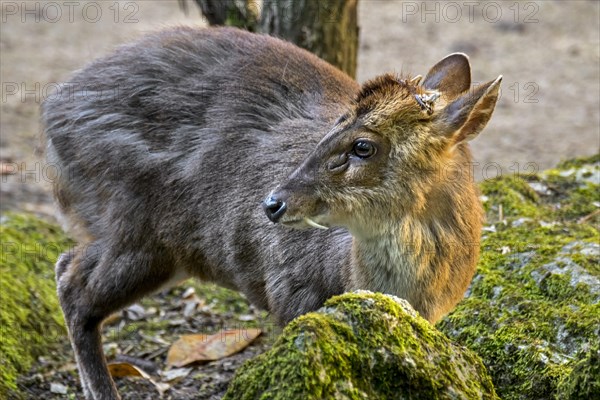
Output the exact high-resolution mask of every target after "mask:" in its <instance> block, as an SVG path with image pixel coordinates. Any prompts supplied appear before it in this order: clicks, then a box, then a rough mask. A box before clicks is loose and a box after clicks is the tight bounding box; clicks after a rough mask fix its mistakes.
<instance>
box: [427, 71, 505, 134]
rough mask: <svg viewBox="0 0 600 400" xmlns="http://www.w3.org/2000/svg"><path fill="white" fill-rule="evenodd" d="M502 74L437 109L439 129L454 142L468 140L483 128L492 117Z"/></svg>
mask: <svg viewBox="0 0 600 400" xmlns="http://www.w3.org/2000/svg"><path fill="white" fill-rule="evenodd" d="M501 82H502V75H500V76H499V77H498V78H496V79H495V80H493V81H490V82H487V83H484V84H483V85H479V86H477V87H476V88H475V89H474V90H470V91H467V92H465V93H463V94H462V95H460V96H459V97H458V98H457V99H455V100H454V101H452V102H451V103H450V104H448V105H447V106H446V107H445V108H444V109H442V110H440V111H439V114H438V116H437V118H436V119H437V120H438V121H437V122H438V123H439V124H440V125H441V126H440V129H441V130H442V131H443V132H444V133H445V134H446V135H447V136H449V137H452V138H453V141H454V143H459V142H463V141H469V140H471V139H473V138H475V137H476V136H477V135H479V133H480V132H481V131H482V130H483V128H485V126H486V125H487V123H488V121H489V120H490V118H491V117H492V113H493V112H494V107H495V106H496V101H497V100H498V93H499V89H500V83H501Z"/></svg>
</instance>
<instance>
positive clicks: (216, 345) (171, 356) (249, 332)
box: [167, 329, 262, 367]
mask: <svg viewBox="0 0 600 400" xmlns="http://www.w3.org/2000/svg"><path fill="white" fill-rule="evenodd" d="M261 333H262V332H261V330H260V329H233V330H227V331H221V332H219V333H216V334H214V335H184V336H182V337H181V338H180V339H179V340H178V341H176V342H175V343H173V345H172V346H171V348H170V349H169V353H168V355H167V365H169V366H173V367H183V366H185V365H188V364H191V363H193V362H196V361H215V360H220V359H221V358H225V357H228V356H230V355H232V354H235V353H238V352H239V351H241V350H243V349H244V348H246V347H247V346H248V345H249V344H250V343H252V342H253V341H254V340H255V339H256V338H257V337H258V336H260V334H261Z"/></svg>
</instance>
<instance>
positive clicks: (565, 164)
mask: <svg viewBox="0 0 600 400" xmlns="http://www.w3.org/2000/svg"><path fill="white" fill-rule="evenodd" d="M596 163H600V153H598V154H594V155H593V156H590V157H579V158H572V159H570V160H564V161H561V162H560V163H559V164H558V166H557V168H558V169H570V168H580V167H582V166H584V165H587V164H596Z"/></svg>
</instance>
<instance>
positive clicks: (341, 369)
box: [224, 292, 497, 400]
mask: <svg viewBox="0 0 600 400" xmlns="http://www.w3.org/2000/svg"><path fill="white" fill-rule="evenodd" d="M392 398H394V399H428V400H429V399H461V398H464V399H496V398H497V396H496V394H495V392H494V388H493V385H492V383H491V380H490V377H489V376H488V374H487V372H486V370H485V368H484V366H483V364H482V363H481V360H480V359H479V358H478V357H477V356H476V355H475V354H474V353H472V352H470V351H469V350H467V349H465V348H462V347H460V346H457V345H455V344H453V343H452V342H451V341H450V340H448V339H447V338H446V337H445V336H444V335H443V334H442V333H440V332H439V331H437V330H436V329H435V328H434V327H433V326H431V325H430V324H429V323H428V322H427V321H426V320H424V319H423V318H421V317H420V316H418V315H417V313H416V312H415V311H414V310H413V309H412V308H411V307H410V305H409V304H408V303H407V302H406V301H404V300H400V299H397V298H394V297H392V296H386V295H382V294H374V293H370V292H356V293H348V294H344V295H341V296H336V297H333V298H332V299H330V300H329V301H327V302H326V303H325V305H324V307H323V308H321V309H320V310H319V311H317V312H314V313H309V314H306V315H304V316H301V317H299V318H297V319H296V320H294V321H292V322H291V323H290V324H289V325H288V326H287V327H286V328H285V330H284V332H283V334H282V335H281V336H280V337H279V338H278V339H277V341H276V342H275V344H274V346H273V347H272V349H271V350H269V351H268V352H266V353H264V354H262V355H260V356H258V357H256V358H254V359H252V360H250V361H249V362H247V363H246V364H244V365H243V366H242V367H241V368H240V369H239V370H238V371H237V373H236V376H235V378H234V380H233V381H232V382H231V384H230V386H229V389H228V391H227V394H226V395H225V397H224V399H236V400H237V399H392Z"/></svg>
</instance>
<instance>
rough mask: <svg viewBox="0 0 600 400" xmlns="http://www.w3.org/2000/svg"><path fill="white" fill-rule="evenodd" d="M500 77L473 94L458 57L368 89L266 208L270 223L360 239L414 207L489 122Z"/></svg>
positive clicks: (368, 84)
mask: <svg viewBox="0 0 600 400" xmlns="http://www.w3.org/2000/svg"><path fill="white" fill-rule="evenodd" d="M501 80H502V77H501V76H500V77H498V78H497V79H495V80H493V81H490V82H487V83H484V84H482V85H479V86H477V87H475V88H471V68H470V65H469V60H468V58H467V57H466V56H465V55H464V54H460V53H456V54H451V55H449V56H448V57H446V58H444V59H443V60H441V61H440V62H438V63H437V64H436V65H435V66H434V67H433V68H431V70H430V71H429V72H428V74H427V76H426V77H425V79H424V80H423V82H422V84H421V82H420V81H421V77H416V78H412V79H409V78H404V77H399V76H394V75H392V74H387V75H383V76H380V77H378V78H375V79H373V80H371V81H368V82H366V83H365V84H364V85H363V86H362V88H361V90H360V92H359V94H358V95H357V98H356V100H355V102H354V104H353V106H352V108H351V109H350V110H349V111H348V112H347V113H345V114H344V115H342V116H341V117H340V118H339V119H338V120H337V122H336V123H335V124H334V126H333V127H332V129H331V130H330V132H329V133H328V134H327V135H326V136H325V137H324V138H323V140H321V142H320V143H319V144H318V145H317V147H316V148H315V150H314V151H313V152H312V153H311V154H310V155H309V157H308V158H307V159H306V160H305V161H304V162H303V163H302V164H301V165H300V166H299V167H298V168H297V169H296V170H295V171H294V172H293V173H292V174H291V175H290V176H289V177H288V178H287V179H286V180H285V181H284V182H282V183H281V184H280V185H279V186H278V187H277V188H276V189H275V190H274V191H273V192H272V193H271V194H270V195H269V196H268V197H267V199H266V200H265V201H264V203H263V208H264V210H265V212H266V214H267V216H268V217H269V219H270V220H271V221H273V222H279V223H282V224H285V225H289V226H294V227H303V226H304V227H306V226H314V227H321V228H325V227H329V226H344V227H347V228H349V229H350V230H351V231H353V233H354V232H358V231H364V230H365V229H368V228H367V227H368V226H369V224H370V223H371V224H372V223H373V221H382V220H383V221H385V220H386V219H393V218H395V217H396V216H397V215H399V213H403V212H407V210H410V209H414V208H415V207H418V205H419V204H420V203H422V201H423V196H424V195H425V193H426V192H427V190H428V185H432V184H433V182H434V179H432V177H431V175H432V174H434V173H435V171H438V170H439V166H440V165H443V164H444V163H445V162H447V161H448V160H451V159H452V157H453V152H455V151H458V148H459V147H460V146H461V144H462V143H464V142H466V141H468V140H471V139H473V138H474V137H476V136H477V135H478V134H479V133H480V132H481V131H482V130H483V128H484V127H485V125H486V124H487V122H488V121H489V120H490V117H491V116H492V112H493V110H494V107H495V105H496V101H497V99H498V90H499V87H500V82H501Z"/></svg>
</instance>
